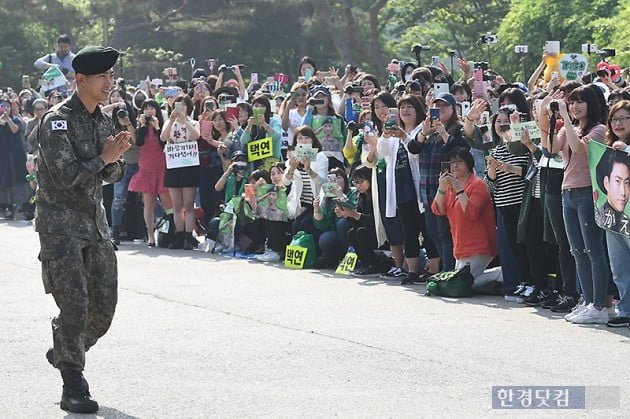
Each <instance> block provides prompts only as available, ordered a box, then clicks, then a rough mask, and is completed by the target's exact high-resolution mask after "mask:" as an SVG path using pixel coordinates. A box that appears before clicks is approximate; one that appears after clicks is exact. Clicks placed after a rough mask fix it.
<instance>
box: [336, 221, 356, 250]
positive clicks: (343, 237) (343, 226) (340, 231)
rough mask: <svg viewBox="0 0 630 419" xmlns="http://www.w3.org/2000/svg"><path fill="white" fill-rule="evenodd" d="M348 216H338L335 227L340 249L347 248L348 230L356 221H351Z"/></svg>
mask: <svg viewBox="0 0 630 419" xmlns="http://www.w3.org/2000/svg"><path fill="white" fill-rule="evenodd" d="M352 221H354V220H350V219H349V218H339V219H337V224H336V229H337V237H338V239H339V243H340V245H341V248H342V249H344V250H345V249H347V248H348V245H349V244H348V241H349V240H348V230H350V228H352V227H354V226H355V224H356V223H353V222H352Z"/></svg>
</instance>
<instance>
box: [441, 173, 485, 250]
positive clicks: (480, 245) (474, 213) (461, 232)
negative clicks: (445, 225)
mask: <svg viewBox="0 0 630 419" xmlns="http://www.w3.org/2000/svg"><path fill="white" fill-rule="evenodd" d="M464 193H465V194H466V196H467V197H468V203H467V204H466V212H464V211H463V210H462V207H461V205H460V203H459V201H458V199H457V198H458V197H457V196H456V191H454V190H453V187H452V186H451V185H449V187H448V188H447V190H446V194H445V196H444V205H443V206H444V212H440V211H439V210H438V207H437V203H436V202H435V200H434V201H433V204H432V205H431V210H432V211H433V213H434V214H435V215H446V217H447V218H448V221H449V223H450V225H451V235H452V237H453V256H455V259H464V258H468V257H471V256H476V255H486V256H492V257H494V256H496V254H497V228H496V221H495V218H494V207H493V206H492V198H491V197H490V194H489V193H488V189H487V186H486V184H485V182H484V181H483V180H481V179H479V178H478V177H477V176H475V175H474V174H473V175H471V176H470V178H469V179H468V182H466V185H464ZM460 196H461V195H460Z"/></svg>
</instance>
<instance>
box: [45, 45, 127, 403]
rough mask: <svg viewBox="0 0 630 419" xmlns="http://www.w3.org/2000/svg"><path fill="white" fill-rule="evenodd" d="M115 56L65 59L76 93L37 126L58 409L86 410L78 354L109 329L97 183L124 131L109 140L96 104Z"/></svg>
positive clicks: (109, 255) (108, 174)
mask: <svg viewBox="0 0 630 419" xmlns="http://www.w3.org/2000/svg"><path fill="white" fill-rule="evenodd" d="M117 59H118V51H116V50H114V49H112V48H103V47H86V48H84V49H83V50H81V51H80V52H79V53H77V55H76V56H75V58H74V60H73V61H72V65H73V67H74V70H75V71H76V82H77V91H76V92H75V93H74V94H73V95H72V96H71V97H70V98H68V99H67V100H65V101H64V102H62V103H60V104H59V105H57V106H55V107H53V108H52V109H51V110H50V111H49V112H48V113H47V114H46V115H45V116H44V117H43V118H42V122H41V125H40V128H39V134H38V136H39V138H38V139H39V157H38V171H37V179H38V183H39V186H38V189H37V219H36V221H35V227H36V230H37V232H38V233H39V239H40V244H41V251H40V255H39V258H40V260H41V262H42V278H43V282H44V289H45V291H46V293H51V294H52V295H53V297H54V299H55V303H56V304H57V306H58V307H59V309H60V313H59V315H57V317H55V318H54V319H53V321H52V328H53V342H54V349H51V350H49V351H48V353H47V358H48V360H49V362H51V364H53V366H55V367H56V368H58V369H59V370H60V371H61V375H62V378H63V382H64V386H63V394H62V399H61V408H62V409H64V410H69V411H71V412H81V413H92V412H95V411H97V410H98V404H97V403H96V401H94V400H92V399H91V396H90V393H89V388H88V385H87V381H86V380H85V378H84V377H83V374H82V371H83V367H84V365H85V351H87V350H88V349H89V348H90V347H92V346H93V345H94V344H95V343H96V342H97V340H98V339H99V338H100V337H101V336H103V335H104V334H105V332H106V331H107V329H108V328H109V326H110V324H111V322H112V318H113V315H114V310H115V308H116V301H117V282H118V279H117V275H118V273H117V264H116V255H115V254H114V246H113V244H112V242H111V241H110V237H109V231H108V226H107V220H106V217H105V210H104V208H103V202H102V201H103V190H102V186H101V185H102V181H107V182H116V181H119V180H120V179H121V178H122V177H123V175H124V171H125V162H124V160H121V156H122V154H123V153H124V152H125V151H126V150H127V149H128V148H129V147H130V142H129V133H128V132H126V131H123V132H121V133H120V134H118V135H117V136H116V137H113V135H112V134H113V123H112V120H111V118H110V117H108V116H107V115H105V114H103V113H102V112H101V110H100V107H99V103H101V102H103V101H105V100H106V99H107V97H108V93H109V90H110V89H111V88H112V86H113V71H112V70H111V69H112V67H113V66H114V63H115V62H116V60H117Z"/></svg>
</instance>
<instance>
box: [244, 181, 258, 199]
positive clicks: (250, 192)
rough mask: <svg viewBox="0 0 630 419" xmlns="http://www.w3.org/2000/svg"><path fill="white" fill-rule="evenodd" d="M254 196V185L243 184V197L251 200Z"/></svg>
mask: <svg viewBox="0 0 630 419" xmlns="http://www.w3.org/2000/svg"><path fill="white" fill-rule="evenodd" d="M255 196H256V191H255V190H254V185H252V184H251V183H247V184H245V197H246V198H253V197H255Z"/></svg>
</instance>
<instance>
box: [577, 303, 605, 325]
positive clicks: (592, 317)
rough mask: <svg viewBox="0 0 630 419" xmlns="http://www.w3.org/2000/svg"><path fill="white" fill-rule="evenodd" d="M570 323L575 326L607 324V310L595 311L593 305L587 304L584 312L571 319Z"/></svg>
mask: <svg viewBox="0 0 630 419" xmlns="http://www.w3.org/2000/svg"><path fill="white" fill-rule="evenodd" d="M570 322H571V323H575V324H603V323H607V322H608V310H606V308H602V309H600V310H598V309H596V308H595V306H594V305H593V303H591V304H589V305H588V306H587V307H586V309H585V310H582V311H581V312H580V313H578V314H576V315H575V316H573V317H571V320H570Z"/></svg>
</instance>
